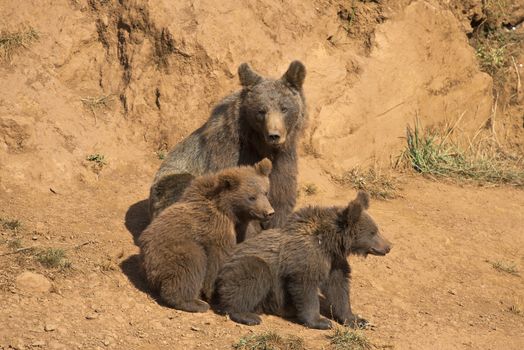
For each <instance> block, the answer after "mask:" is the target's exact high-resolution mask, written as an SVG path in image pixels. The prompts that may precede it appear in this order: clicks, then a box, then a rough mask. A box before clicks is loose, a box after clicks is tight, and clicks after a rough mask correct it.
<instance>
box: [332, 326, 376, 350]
mask: <svg viewBox="0 0 524 350" xmlns="http://www.w3.org/2000/svg"><path fill="white" fill-rule="evenodd" d="M328 338H329V340H330V345H331V349H333V350H368V349H371V347H372V345H371V343H370V341H369V340H368V339H367V337H366V336H365V334H364V333H363V332H362V331H361V330H354V329H351V328H348V327H339V326H338V327H336V328H335V329H334V330H333V333H332V334H330V335H328Z"/></svg>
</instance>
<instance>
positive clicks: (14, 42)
mask: <svg viewBox="0 0 524 350" xmlns="http://www.w3.org/2000/svg"><path fill="white" fill-rule="evenodd" d="M38 38H39V35H38V33H37V32H36V30H34V29H33V28H31V27H29V28H28V29H26V30H21V31H16V32H10V31H5V30H2V31H0V58H1V59H3V60H5V61H8V62H9V61H11V60H12V58H13V55H14V54H15V53H16V52H17V51H19V50H21V49H24V48H25V49H27V48H28V47H29V44H31V43H32V42H34V41H36V40H38Z"/></svg>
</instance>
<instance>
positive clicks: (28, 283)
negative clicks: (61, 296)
mask: <svg viewBox="0 0 524 350" xmlns="http://www.w3.org/2000/svg"><path fill="white" fill-rule="evenodd" d="M16 287H17V288H18V289H19V290H21V291H24V292H29V293H46V292H49V291H50V290H51V282H50V281H49V280H48V279H47V278H46V277H45V276H43V275H40V274H38V273H34V272H29V271H25V272H22V273H21V274H19V275H18V276H17V277H16Z"/></svg>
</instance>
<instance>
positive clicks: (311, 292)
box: [288, 280, 331, 329]
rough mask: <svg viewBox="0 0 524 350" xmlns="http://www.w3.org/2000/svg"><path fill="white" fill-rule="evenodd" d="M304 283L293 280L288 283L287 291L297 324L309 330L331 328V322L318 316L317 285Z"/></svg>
mask: <svg viewBox="0 0 524 350" xmlns="http://www.w3.org/2000/svg"><path fill="white" fill-rule="evenodd" d="M304 282H305V281H300V282H299V281H297V280H295V281H289V283H288V290H289V293H290V294H291V298H292V299H293V302H294V304H295V307H296V309H297V318H298V320H299V322H301V323H302V324H304V325H305V326H306V327H309V328H316V329H329V328H331V321H329V320H328V319H327V318H325V317H323V316H321V315H320V303H319V300H318V287H317V285H316V284H315V283H307V282H306V283H304Z"/></svg>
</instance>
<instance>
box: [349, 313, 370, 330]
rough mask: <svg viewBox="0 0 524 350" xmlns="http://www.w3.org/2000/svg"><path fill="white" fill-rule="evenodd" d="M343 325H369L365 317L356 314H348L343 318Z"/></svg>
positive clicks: (359, 326) (358, 326) (364, 326)
mask: <svg viewBox="0 0 524 350" xmlns="http://www.w3.org/2000/svg"><path fill="white" fill-rule="evenodd" d="M343 324H344V326H348V327H351V328H355V329H358V328H366V327H367V326H368V325H369V321H368V320H366V319H365V318H361V317H358V316H357V315H350V316H348V317H346V318H345V319H344V322H343Z"/></svg>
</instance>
